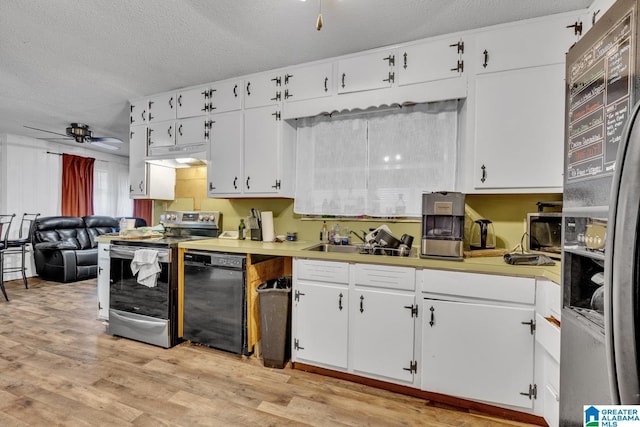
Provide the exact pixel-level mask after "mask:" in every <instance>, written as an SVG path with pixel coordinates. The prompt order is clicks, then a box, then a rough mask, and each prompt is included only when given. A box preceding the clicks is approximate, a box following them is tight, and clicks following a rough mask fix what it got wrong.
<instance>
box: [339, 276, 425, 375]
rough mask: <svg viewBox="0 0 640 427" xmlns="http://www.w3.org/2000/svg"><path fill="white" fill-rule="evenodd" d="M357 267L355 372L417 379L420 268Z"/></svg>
mask: <svg viewBox="0 0 640 427" xmlns="http://www.w3.org/2000/svg"><path fill="white" fill-rule="evenodd" d="M351 267H352V269H353V271H354V274H353V276H354V286H353V288H352V291H351V302H350V305H349V316H350V327H349V330H350V331H351V341H350V347H349V353H350V359H351V361H352V367H353V371H354V372H355V373H358V374H362V375H367V376H374V377H376V378H378V377H382V379H387V380H391V381H393V382H404V383H408V384H412V383H413V381H414V374H415V373H416V371H417V362H416V359H415V355H414V342H415V335H414V331H415V322H416V317H417V314H418V308H417V306H416V305H415V298H416V296H415V269H414V268H410V267H393V266H382V265H375V264H352V266H351Z"/></svg>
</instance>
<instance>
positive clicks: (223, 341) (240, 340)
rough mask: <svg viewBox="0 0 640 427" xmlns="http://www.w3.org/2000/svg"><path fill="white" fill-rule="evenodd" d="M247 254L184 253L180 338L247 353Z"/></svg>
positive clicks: (238, 352) (233, 351)
mask: <svg viewBox="0 0 640 427" xmlns="http://www.w3.org/2000/svg"><path fill="white" fill-rule="evenodd" d="M246 306H247V298H246V256H245V255H238V254H227V253H219V252H196V251H189V252H185V254H184V317H183V338H184V339H185V340H190V341H191V342H194V343H199V344H203V345H206V346H208V347H213V348H217V349H220V350H225V351H229V352H232V353H236V354H247V309H246Z"/></svg>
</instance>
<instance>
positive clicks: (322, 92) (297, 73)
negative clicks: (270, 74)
mask: <svg viewBox="0 0 640 427" xmlns="http://www.w3.org/2000/svg"><path fill="white" fill-rule="evenodd" d="M332 70H333V64H332V63H331V62H327V63H324V64H316V65H310V66H308V67H297V68H291V69H288V70H286V72H285V74H284V77H283V79H284V93H283V95H282V96H283V100H284V101H286V102H295V101H302V100H305V99H313V98H321V97H323V96H329V95H332V94H333V89H332V81H331V76H332Z"/></svg>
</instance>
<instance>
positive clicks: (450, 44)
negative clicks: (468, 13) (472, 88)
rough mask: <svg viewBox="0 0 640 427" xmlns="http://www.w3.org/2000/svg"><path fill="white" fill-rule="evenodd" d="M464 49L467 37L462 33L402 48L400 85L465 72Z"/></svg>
mask: <svg viewBox="0 0 640 427" xmlns="http://www.w3.org/2000/svg"><path fill="white" fill-rule="evenodd" d="M464 49H465V44H464V40H463V39H462V38H461V37H459V36H452V37H448V38H445V39H440V40H436V41H429V42H424V43H420V44H415V45H410V46H406V47H404V48H402V49H400V50H399V51H398V55H399V57H398V64H397V66H396V68H397V70H398V85H400V86H404V85H410V84H414V83H424V82H431V81H436V80H444V79H458V78H461V77H462V76H463V75H464V74H463V73H464V62H463V61H464V59H463V55H464Z"/></svg>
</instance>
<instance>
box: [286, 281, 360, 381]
mask: <svg viewBox="0 0 640 427" xmlns="http://www.w3.org/2000/svg"><path fill="white" fill-rule="evenodd" d="M293 292H294V295H295V296H294V301H293V321H294V324H295V325H294V328H295V333H294V336H293V343H292V344H293V351H292V355H293V360H294V361H300V362H315V363H320V364H322V365H329V366H335V367H338V368H342V369H346V368H347V346H348V340H347V339H348V326H349V325H348V321H349V316H348V314H347V309H348V307H349V292H348V289H347V286H346V285H330V284H326V283H323V284H321V283H313V282H307V281H303V280H299V281H297V283H295V284H294V289H293Z"/></svg>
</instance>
